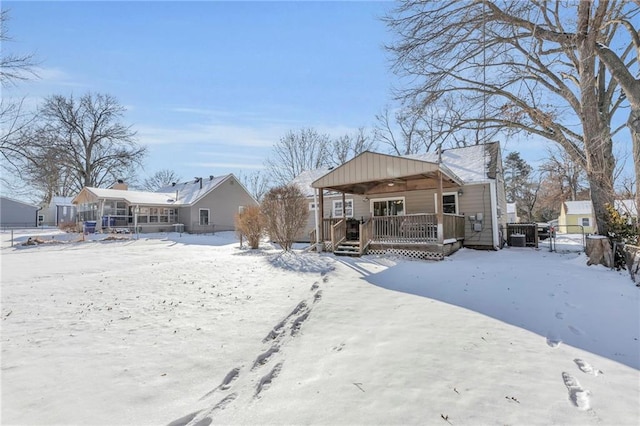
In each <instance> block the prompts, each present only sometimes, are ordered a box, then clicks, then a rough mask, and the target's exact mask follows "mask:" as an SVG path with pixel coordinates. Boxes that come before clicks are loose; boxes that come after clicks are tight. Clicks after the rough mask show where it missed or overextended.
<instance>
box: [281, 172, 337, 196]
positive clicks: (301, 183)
mask: <svg viewBox="0 0 640 426" xmlns="http://www.w3.org/2000/svg"><path fill="white" fill-rule="evenodd" d="M332 169H333V167H321V168H319V169H316V170H306V171H304V172H302V173H300V174H299V175H298V176H296V177H295V178H294V179H293V180H292V181H291V184H292V185H297V186H298V188H300V191H301V192H302V194H303V195H304V196H305V197H313V195H314V192H313V187H312V186H311V184H312V183H313V182H314V181H315V180H317V179H320V178H321V177H322V176H324V175H326V174H327V173H329V172H330V171H331V170H332Z"/></svg>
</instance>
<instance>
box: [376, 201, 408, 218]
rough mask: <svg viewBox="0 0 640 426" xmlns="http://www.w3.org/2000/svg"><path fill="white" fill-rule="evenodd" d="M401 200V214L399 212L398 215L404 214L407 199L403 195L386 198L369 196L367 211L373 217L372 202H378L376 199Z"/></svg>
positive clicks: (405, 212)
mask: <svg viewBox="0 0 640 426" xmlns="http://www.w3.org/2000/svg"><path fill="white" fill-rule="evenodd" d="M399 200H400V201H402V207H403V209H402V214H399V215H398V216H404V215H406V214H407V200H406V199H405V197H386V198H371V199H370V200H369V213H370V214H371V217H373V213H374V212H373V203H374V202H378V201H399Z"/></svg>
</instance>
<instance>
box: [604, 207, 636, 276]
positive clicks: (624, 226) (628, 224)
mask: <svg viewBox="0 0 640 426" xmlns="http://www.w3.org/2000/svg"><path fill="white" fill-rule="evenodd" d="M605 208H606V210H607V218H606V221H607V226H608V228H609V235H608V237H609V241H610V242H611V246H612V247H613V248H614V250H615V251H614V265H615V267H616V268H617V269H625V266H626V264H627V259H626V256H625V253H624V250H623V247H624V245H625V244H630V245H638V232H637V229H636V226H637V225H636V224H635V221H634V220H633V219H632V218H631V217H630V216H629V215H628V214H620V213H619V212H618V211H617V210H616V209H615V208H614V207H613V206H612V205H611V204H606V205H605ZM615 243H617V244H615Z"/></svg>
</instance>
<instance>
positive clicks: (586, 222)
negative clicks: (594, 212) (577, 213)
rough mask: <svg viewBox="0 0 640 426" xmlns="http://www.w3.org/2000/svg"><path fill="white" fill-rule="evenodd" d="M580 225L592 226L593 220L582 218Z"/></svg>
mask: <svg viewBox="0 0 640 426" xmlns="http://www.w3.org/2000/svg"><path fill="white" fill-rule="evenodd" d="M580 224H581V225H582V226H591V218H588V217H583V218H580Z"/></svg>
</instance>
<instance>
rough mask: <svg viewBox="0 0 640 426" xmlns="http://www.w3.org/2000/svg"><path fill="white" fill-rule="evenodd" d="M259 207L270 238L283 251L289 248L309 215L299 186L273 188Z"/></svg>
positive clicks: (303, 227)
mask: <svg viewBox="0 0 640 426" xmlns="http://www.w3.org/2000/svg"><path fill="white" fill-rule="evenodd" d="M261 207H262V213H263V214H264V217H265V220H266V229H267V233H268V234H269V237H270V238H271V240H272V241H275V242H277V243H278V244H280V246H281V247H282V249H283V250H284V251H289V250H291V246H293V243H294V242H295V240H296V237H297V236H298V235H300V234H301V233H302V231H304V229H305V226H306V224H307V219H308V217H309V203H308V202H307V199H306V198H305V196H304V195H303V194H302V192H301V191H300V188H298V187H297V186H295V185H286V186H280V187H278V188H273V189H271V190H270V191H269V192H267V194H266V195H265V196H264V198H263V201H262V206H261Z"/></svg>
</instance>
